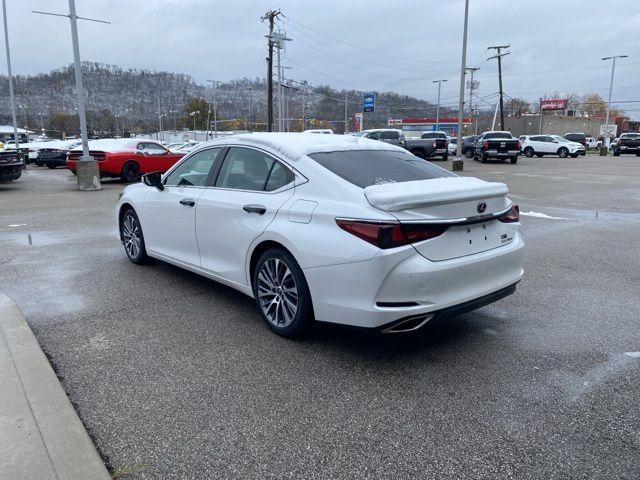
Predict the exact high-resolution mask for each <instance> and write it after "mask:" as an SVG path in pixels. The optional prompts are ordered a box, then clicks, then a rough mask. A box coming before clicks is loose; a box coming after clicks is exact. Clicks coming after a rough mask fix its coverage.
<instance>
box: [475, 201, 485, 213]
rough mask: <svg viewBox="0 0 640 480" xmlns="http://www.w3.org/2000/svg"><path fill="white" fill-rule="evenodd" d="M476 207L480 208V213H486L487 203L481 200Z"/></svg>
mask: <svg viewBox="0 0 640 480" xmlns="http://www.w3.org/2000/svg"><path fill="white" fill-rule="evenodd" d="M476 209H477V210H478V213H484V212H485V210H486V209H487V204H486V203H485V202H480V203H479V204H478V206H477V207H476Z"/></svg>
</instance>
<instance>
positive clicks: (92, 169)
mask: <svg viewBox="0 0 640 480" xmlns="http://www.w3.org/2000/svg"><path fill="white" fill-rule="evenodd" d="M33 13H38V14H42V15H53V16H55V17H67V18H68V19H69V22H70V23H71V41H72V43H73V63H74V66H75V74H76V94H77V95H78V117H79V118H80V135H81V136H82V157H80V161H79V162H76V178H77V181H78V190H81V191H89V190H101V189H102V186H101V185H100V172H99V170H98V163H97V162H96V161H95V159H93V158H92V157H91V156H90V155H89V137H88V135H87V117H86V110H85V106H84V87H83V86H82V64H81V63H80V45H79V42H78V21H77V20H78V19H80V20H88V21H90V22H97V23H107V24H109V23H111V22H106V21H104V20H96V19H94V18H86V17H79V16H78V15H76V2H75V0H69V14H68V15H64V14H60V13H49V12H41V11H36V10H33ZM5 30H6V29H5Z"/></svg>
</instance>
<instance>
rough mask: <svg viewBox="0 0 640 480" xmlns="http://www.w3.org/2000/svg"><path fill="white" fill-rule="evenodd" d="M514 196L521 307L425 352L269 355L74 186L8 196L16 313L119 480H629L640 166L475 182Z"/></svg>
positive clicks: (568, 163)
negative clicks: (127, 249)
mask: <svg viewBox="0 0 640 480" xmlns="http://www.w3.org/2000/svg"><path fill="white" fill-rule="evenodd" d="M463 173H464V174H465V175H472V176H478V177H480V178H484V179H491V180H498V181H504V182H506V183H507V184H508V185H509V187H510V189H511V191H512V195H511V196H512V198H513V199H514V200H515V202H516V203H518V204H519V205H520V208H521V212H523V213H524V214H525V215H524V216H523V219H522V221H523V224H524V231H525V240H526V242H527V252H526V260H525V272H526V273H525V278H524V280H523V282H522V283H521V284H520V285H519V287H518V291H517V292H516V294H515V295H513V296H510V297H508V298H506V299H504V300H501V301H500V302H498V303H495V304H493V305H490V306H487V307H484V308H482V309H480V310H478V311H476V312H472V313H470V314H466V315H464V316H461V317H458V318H455V319H451V320H448V321H446V322H440V323H438V324H435V325H432V326H430V327H429V328H427V329H425V330H424V331H423V332H421V333H420V334H415V335H400V336H390V337H389V336H386V337H384V336H383V337H381V336H371V335H365V334H361V333H356V332H351V331H347V330H343V329H337V328H317V329H315V330H314V331H313V332H312V333H311V334H310V335H309V337H308V338H306V339H304V340H297V341H291V340H286V339H283V338H279V337H277V336H275V335H273V334H271V333H270V332H269V330H268V329H267V328H266V326H264V325H263V323H262V320H261V319H260V317H259V315H258V313H257V311H256V310H255V308H254V305H253V301H252V300H251V299H249V298H246V297H244V296H242V295H241V294H239V293H237V292H235V291H233V290H231V289H229V288H226V287H223V286H221V285H218V284H216V283H215V282H213V281H210V280H207V279H204V278H201V277H199V276H197V275H195V274H191V273H189V272H186V271H183V270H180V269H178V268H175V267H173V266H169V265H167V264H163V263H159V262H156V263H154V264H152V265H148V266H144V267H139V266H135V265H132V264H131V263H129V262H128V261H127V259H126V257H125V255H124V252H123V251H122V248H121V246H120V245H119V242H118V240H117V238H116V225H115V220H114V214H113V206H114V205H115V202H116V196H117V193H118V192H119V191H120V190H121V189H122V187H123V185H122V184H121V183H119V182H117V181H111V182H105V183H104V184H103V186H104V189H103V190H102V191H100V192H77V191H76V190H75V178H74V177H73V176H72V175H71V174H70V173H69V172H68V171H66V170H62V169H60V170H53V171H50V170H45V169H40V168H35V167H29V169H28V170H27V171H26V172H25V173H24V175H23V177H22V178H21V179H20V180H19V181H16V182H13V183H10V184H4V185H0V199H1V211H2V220H1V222H0V246H1V248H0V252H1V255H0V292H4V293H6V294H7V295H9V296H11V297H13V298H14V299H15V300H16V301H17V302H18V304H19V305H20V307H21V308H22V310H23V311H24V313H25V314H26V316H27V318H28V321H29V323H30V325H31V326H32V328H33V330H34V333H35V334H36V337H37V339H38V340H39V342H40V344H41V345H42V347H43V349H44V350H45V351H46V353H47V354H48V356H49V358H50V360H51V362H52V363H53V365H54V367H55V369H56V372H57V374H58V376H59V378H60V379H61V381H62V384H63V386H64V388H65V390H66V392H67V394H68V396H69V398H70V399H71V401H72V402H73V404H74V406H75V407H76V409H77V411H78V413H79V415H80V417H81V419H82V421H83V422H84V424H85V426H86V427H87V429H88V431H89V433H90V434H91V436H92V438H93V440H94V442H95V444H96V446H97V448H98V450H99V452H100V454H101V455H102V456H103V459H104V460H105V462H106V463H107V466H108V467H109V469H110V470H111V472H112V473H113V474H114V475H115V476H116V477H117V478H126V479H129V478H131V479H149V478H154V479H174V478H176V479H177V478H180V479H182V478H193V479H202V478H221V479H222V478H239V479H240V478H241V479H248V478H279V479H280V478H296V479H298V478H305V479H312V478H317V479H325V478H348V479H351V478H353V479H365V478H367V479H368V478H371V479H374V478H375V479H378V478H394V479H403V478H407V479H408V478H438V479H448V478H451V479H454V478H456V479H457V478H486V479H495V478H518V479H524V478H532V479H533V478H536V479H537V478H585V479H586V478H589V479H591V478H618V479H619V478H628V479H632V478H638V477H640V463H638V458H640V408H638V392H639V391H640V308H639V305H640V255H639V254H638V252H639V251H640V159H639V158H637V157H635V156H633V157H617V158H613V157H607V158H601V157H598V156H592V155H589V156H587V157H580V158H576V159H571V158H569V159H558V158H543V159H539V158H533V159H527V158H521V159H520V161H519V163H518V164H517V165H511V164H500V163H495V164H493V163H490V164H483V165H481V164H479V163H476V162H473V161H466V162H465V171H464V172H463Z"/></svg>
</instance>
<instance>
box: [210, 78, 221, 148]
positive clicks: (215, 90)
mask: <svg viewBox="0 0 640 480" xmlns="http://www.w3.org/2000/svg"><path fill="white" fill-rule="evenodd" d="M207 82H209V83H211V84H212V85H213V131H214V135H213V136H214V138H218V84H219V83H222V82H221V81H219V80H207ZM207 123H209V121H208V120H207ZM207 131H209V126H208V125H207Z"/></svg>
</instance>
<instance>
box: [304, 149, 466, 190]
mask: <svg viewBox="0 0 640 480" xmlns="http://www.w3.org/2000/svg"><path fill="white" fill-rule="evenodd" d="M309 157H311V158H312V159H314V160H315V161H316V162H318V163H319V164H320V165H322V166H323V167H325V168H326V169H328V170H330V171H331V172H333V173H335V174H336V175H338V176H339V177H340V178H343V179H344V180H346V181H347V182H350V183H353V184H354V185H357V186H358V187H360V188H365V187H368V186H369V185H379V184H382V183H396V182H409V181H411V180H428V179H432V178H441V177H455V176H456V175H455V174H453V173H451V172H449V171H448V170H445V169H444V168H440V167H437V166H436V165H433V164H432V163H429V162H426V161H425V160H423V159H421V158H418V157H416V156H414V155H412V154H410V153H409V152H402V151H394V150H348V151H344V152H327V153H313V154H311V155H309Z"/></svg>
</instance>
